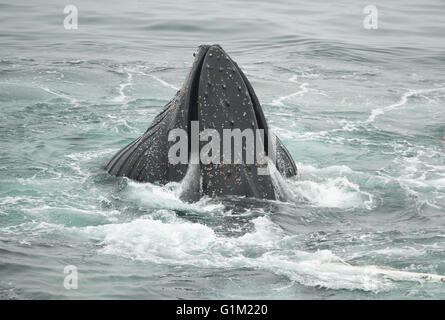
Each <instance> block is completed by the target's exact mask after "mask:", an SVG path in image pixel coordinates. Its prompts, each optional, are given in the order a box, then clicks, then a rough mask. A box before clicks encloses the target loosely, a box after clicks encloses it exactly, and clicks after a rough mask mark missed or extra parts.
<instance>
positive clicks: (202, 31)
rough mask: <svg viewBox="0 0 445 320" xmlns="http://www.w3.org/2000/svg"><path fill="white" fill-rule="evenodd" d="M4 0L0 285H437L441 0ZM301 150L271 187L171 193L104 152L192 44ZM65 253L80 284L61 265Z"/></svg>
mask: <svg viewBox="0 0 445 320" xmlns="http://www.w3.org/2000/svg"><path fill="white" fill-rule="evenodd" d="M72 4H74V5H76V6H77V8H78V10H79V28H78V29H77V30H65V29H64V27H63V20H64V18H65V16H66V15H65V14H64V13H63V8H64V6H65V3H61V2H59V1H55V0H54V1H33V2H30V1H8V2H5V1H1V2H0V110H1V122H0V298H2V299H15V298H18V299H38V298H43V299H60V298H66V299H72V298H81V299H88V298H99V299H104V298H136V299H144V298H152V299H165V298H174V299H176V298H186V299H194V298H229V299H231V298H239V299H245V298H267V299H389V298H396V299H419V298H420V299H425V298H429V299H444V298H445V284H444V283H440V281H439V282H437V281H427V280H423V279H420V278H419V277H415V276H412V277H411V276H405V277H402V278H399V277H397V276H391V275H382V274H379V273H378V272H377V273H376V272H373V271H372V269H371V268H370V267H367V266H369V265H378V266H383V267H392V268H396V269H399V270H403V271H410V272H423V273H431V274H445V250H444V249H445V232H444V226H445V142H444V141H443V140H442V139H441V138H442V136H443V130H444V127H445V77H444V71H445V63H444V62H445V58H444V54H445V41H444V35H445V22H444V19H443V17H444V14H445V4H444V3H443V1H440V0H428V1H424V2H418V1H392V2H391V4H388V3H387V2H385V1H374V3H373V4H374V5H376V6H377V8H378V10H379V25H378V26H379V28H378V29H377V30H366V29H364V28H363V25H362V22H363V18H364V17H365V15H364V14H363V12H362V11H363V8H364V7H365V6H366V5H368V4H369V3H367V2H364V1H352V0H351V1H339V2H326V3H325V4H321V3H318V2H317V3H315V2H313V1H301V2H299V3H298V4H297V3H294V2H292V1H284V0H280V1H278V2H273V3H269V2H262V1H261V2H253V1H242V2H240V1H224V2H221V3H214V2H209V1H202V2H201V1H184V2H179V3H176V2H168V1H167V2H166V1H162V2H161V1H159V2H153V1H127V2H125V4H124V3H123V2H121V1H110V2H107V3H106V4H105V3H103V4H99V3H97V4H92V3H90V2H87V1H73V2H72ZM203 43H206V44H212V43H219V44H221V46H222V47H223V48H224V49H225V50H226V51H227V52H228V53H229V55H230V56H231V57H232V58H233V59H234V60H235V61H237V62H238V64H239V65H240V66H241V68H242V69H243V70H244V71H245V73H246V74H247V76H248V78H249V79H250V81H251V83H252V85H253V87H254V88H255V90H256V93H257V95H258V97H259V99H260V101H261V103H262V106H263V110H264V113H265V115H266V118H267V119H268V121H269V124H270V126H271V127H272V129H274V131H275V132H276V133H277V135H278V136H279V137H280V138H281V140H282V141H283V142H284V144H285V145H286V146H287V148H288V149H289V151H290V153H291V154H292V156H293V158H294V159H295V161H296V162H297V166H298V169H299V176H298V177H297V178H296V179H290V180H288V181H286V182H285V183H286V188H285V190H286V199H287V201H286V202H279V201H274V202H268V201H259V200H253V199H242V198H241V199H239V198H238V199H237V198H232V199H224V200H221V199H202V200H201V201H199V202H197V203H193V204H189V203H184V202H181V201H180V200H179V198H178V185H177V184H170V185H167V186H164V187H162V186H155V185H151V184H140V183H135V182H131V181H128V180H122V179H117V178H115V177H112V176H109V175H108V174H107V173H106V172H105V171H104V170H103V167H104V165H105V164H106V162H107V161H108V160H109V159H110V157H111V156H112V155H113V154H114V153H115V152H116V151H117V150H119V149H120V148H121V147H123V146H124V145H125V144H126V143H128V142H130V141H132V140H133V139H134V138H135V137H137V136H139V135H140V134H141V133H142V132H144V131H145V130H146V128H147V127H148V125H149V124H150V122H151V120H152V119H153V117H154V116H155V115H156V114H157V113H158V112H159V111H160V110H161V109H162V107H163V105H164V104H165V103H167V102H168V101H169V100H170V99H171V97H172V96H173V95H174V94H175V92H176V89H177V88H178V87H180V86H181V85H182V82H183V81H184V78H185V75H186V73H187V71H188V68H189V67H190V66H191V63H192V60H193V57H192V53H193V52H194V51H195V48H196V47H197V46H198V45H199V44H203ZM67 265H74V266H76V267H77V268H78V275H79V279H78V288H77V289H72V290H67V289H65V287H64V278H65V276H66V275H65V274H64V268H65V266H67Z"/></svg>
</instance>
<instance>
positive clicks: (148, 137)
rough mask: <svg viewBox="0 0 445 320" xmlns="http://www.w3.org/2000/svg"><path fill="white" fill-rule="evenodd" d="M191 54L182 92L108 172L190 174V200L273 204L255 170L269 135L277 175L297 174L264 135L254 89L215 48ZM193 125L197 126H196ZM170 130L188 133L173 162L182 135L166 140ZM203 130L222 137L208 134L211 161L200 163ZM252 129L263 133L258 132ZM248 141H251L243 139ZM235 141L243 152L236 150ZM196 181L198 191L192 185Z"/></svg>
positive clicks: (160, 176)
mask: <svg viewBox="0 0 445 320" xmlns="http://www.w3.org/2000/svg"><path fill="white" fill-rule="evenodd" d="M194 56H195V60H194V62H193V65H192V68H191V70H190V72H189V74H188V76H187V78H186V80H185V82H184V85H183V86H182V88H181V89H180V90H179V91H178V92H177V93H176V95H175V97H174V98H173V99H172V100H171V101H170V102H169V103H168V104H167V105H166V106H165V108H164V110H162V111H161V112H160V113H159V114H158V115H157V116H156V117H155V119H154V120H153V122H152V124H151V125H150V127H149V128H148V129H147V130H146V132H145V133H144V134H143V135H142V136H140V137H139V138H137V139H136V140H134V141H133V142H131V143H130V144H128V145H127V146H126V147H124V148H123V149H122V150H120V151H119V152H118V153H116V155H115V156H114V157H113V158H112V159H111V160H110V161H109V163H108V164H107V166H106V170H107V171H108V172H109V173H110V174H113V175H116V176H123V177H128V178H130V179H133V180H137V181H142V182H155V183H160V184H166V183H168V182H170V181H176V182H179V181H181V180H183V179H184V178H185V177H186V174H187V173H188V172H189V177H188V179H185V180H187V181H189V182H190V186H194V187H190V189H193V190H199V193H200V194H199V196H193V198H194V199H197V198H199V197H200V196H202V195H208V196H211V197H215V196H226V195H234V196H246V197H256V198H262V199H275V198H276V197H275V191H274V186H273V183H272V179H271V177H270V175H268V173H265V174H264V173H259V171H261V170H259V169H264V167H266V169H268V168H267V167H268V163H267V161H266V162H260V161H258V157H257V155H258V154H261V157H264V156H265V158H268V157H269V158H270V154H269V153H270V148H269V146H270V145H272V144H271V143H270V142H269V141H271V140H270V139H269V138H270V137H274V141H275V143H274V150H273V151H274V156H275V158H276V161H275V167H276V169H278V172H279V173H281V174H282V175H283V176H286V177H288V176H293V175H296V172H297V171H296V166H295V163H294V161H293V159H292V157H291V155H290V154H289V152H288V151H287V149H286V148H285V147H284V145H283V144H282V143H281V141H280V140H279V139H278V138H275V136H274V135H272V134H271V133H270V131H269V129H268V126H267V122H266V119H265V117H264V114H263V111H262V108H261V105H260V103H259V100H258V98H257V96H256V94H255V91H254V90H253V87H252V85H251V84H250V82H249V80H248V79H247V77H246V75H245V74H244V73H243V71H242V70H241V68H240V67H239V66H238V65H237V63H236V62H235V61H233V60H232V59H231V58H230V57H229V55H228V54H227V53H226V52H225V51H224V50H223V49H222V48H221V46H219V45H202V46H200V47H199V48H198V51H197V52H195V54H194ZM195 124H197V126H198V127H197V129H194V128H196V127H194V125H195ZM175 130H183V131H184V135H186V136H187V137H186V138H185V139H186V140H185V142H186V143H185V149H186V151H185V152H184V150H182V148H179V149H178V150H179V151H181V152H180V157H179V158H180V160H179V161H172V154H174V153H171V152H170V151H171V150H172V148H173V147H174V146H176V144H178V143H179V142H182V141H181V139H179V140H180V141H179V142H178V139H176V138H178V137H179V138H181V136H174V137H173V139H171V136H172V135H171V134H172V132H173V131H175ZM227 131H230V132H231V136H229V138H228V141H229V146H228V147H227V145H226V144H225V143H226V140H225V139H224V137H225V134H226V133H227ZM209 132H212V134H216V135H217V136H218V137H223V139H221V138H218V140H216V139H215V141H214V140H213V136H212V137H208V138H210V139H211V142H212V146H211V151H210V152H208V153H207V156H209V155H211V157H212V159H211V161H210V162H204V161H202V159H201V158H200V157H201V155H202V151H203V150H206V149H205V148H208V144H207V142H208V139H207V142H206V141H204V140H202V139H201V134H202V133H209ZM257 132H261V133H260V134H259V135H257ZM234 133H236V134H238V133H239V135H238V136H235V134H234ZM181 134H182V133H181ZM249 134H250V136H249ZM249 137H253V138H252V139H250V140H249ZM232 141H233V143H232ZM236 141H238V142H239V143H238V144H239V145H241V147H240V148H241V149H239V148H238V149H236V147H235V144H236ZM214 147H215V148H214ZM216 147H218V148H216ZM226 147H227V150H228V154H229V156H228V157H226V155H227V153H226V152H225V151H226V149H225V148H226ZM215 149H217V150H218V152H215ZM219 150H222V151H223V152H219ZM196 154H198V157H199V162H197V164H198V168H197V169H196V166H195V167H194V170H193V172H194V175H192V177H190V170H189V167H190V164H191V163H192V164H193V160H192V158H193V159H194V158H195V155H196ZM175 155H176V154H175ZM249 155H250V156H249ZM227 159H228V161H227ZM191 160H192V161H191ZM266 172H267V170H266ZM197 180H199V181H197ZM197 184H199V185H200V187H199V188H196V185H197Z"/></svg>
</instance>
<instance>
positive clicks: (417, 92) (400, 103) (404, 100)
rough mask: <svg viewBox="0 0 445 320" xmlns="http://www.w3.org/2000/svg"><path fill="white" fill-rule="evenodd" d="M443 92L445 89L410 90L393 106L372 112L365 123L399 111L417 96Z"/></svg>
mask: <svg viewBox="0 0 445 320" xmlns="http://www.w3.org/2000/svg"><path fill="white" fill-rule="evenodd" d="M442 90H445V88H433V89H419V90H409V91H407V92H405V93H404V94H403V95H402V96H401V97H400V99H399V101H398V102H396V103H394V104H391V105H389V106H386V107H382V108H376V109H373V110H372V111H371V115H370V116H369V117H368V119H367V120H366V121H365V123H370V122H373V121H374V120H375V118H376V117H378V116H379V115H382V114H385V113H386V112H388V111H392V110H396V109H399V108H400V107H402V106H404V105H406V103H407V102H408V99H409V98H410V97H413V96H417V95H422V96H423V94H425V93H430V92H436V91H442Z"/></svg>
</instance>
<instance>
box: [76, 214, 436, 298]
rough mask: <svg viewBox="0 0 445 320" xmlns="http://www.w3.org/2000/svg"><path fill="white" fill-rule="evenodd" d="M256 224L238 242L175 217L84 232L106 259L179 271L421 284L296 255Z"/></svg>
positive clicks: (332, 282)
mask: <svg viewBox="0 0 445 320" xmlns="http://www.w3.org/2000/svg"><path fill="white" fill-rule="evenodd" d="M253 223H254V225H255V231H254V232H251V233H247V234H245V235H244V236H242V237H238V238H229V237H219V236H217V235H216V234H215V233H214V231H213V230H212V229H210V228H209V227H207V226H204V225H202V224H198V223H191V222H186V221H183V220H181V219H178V218H176V219H175V218H173V220H172V218H171V217H170V219H169V222H168V223H165V222H163V221H161V220H155V219H153V218H148V217H147V218H145V219H137V220H134V221H132V222H128V223H123V224H109V225H103V226H94V227H91V226H90V227H86V228H83V230H82V231H83V232H84V233H86V234H87V235H88V236H89V237H94V238H95V239H102V248H101V249H100V250H99V251H100V253H102V254H112V255H118V256H121V257H125V258H128V259H135V260H141V261H146V262H152V263H160V264H167V265H174V266H176V265H189V266H195V267H199V268H225V269H226V268H246V267H248V268H254V269H262V270H266V271H269V272H272V273H275V274H278V275H284V276H286V277H288V278H289V279H290V280H291V281H297V282H299V283H301V284H303V285H307V286H322V287H326V288H332V289H349V290H354V289H360V290H366V291H381V290H386V289H389V288H390V287H391V286H392V285H393V284H392V281H391V280H394V281H399V280H402V281H421V280H422V278H421V277H420V276H419V275H418V274H413V273H409V272H406V271H403V270H394V269H387V268H383V267H376V266H363V267H361V266H352V265H350V264H348V263H345V262H343V261H342V259H341V258H339V257H338V256H336V255H335V254H333V253H332V252H331V251H329V250H321V251H316V252H305V251H301V250H295V249H293V248H292V243H293V242H294V241H298V240H294V238H292V237H289V236H286V235H285V234H283V233H282V231H281V229H280V228H279V227H278V226H277V225H275V224H274V223H272V222H271V221H270V220H269V219H268V218H266V217H260V218H256V219H255V220H253ZM425 279H426V278H425ZM427 280H428V279H427ZM433 280H437V279H435V278H434V279H433Z"/></svg>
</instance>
